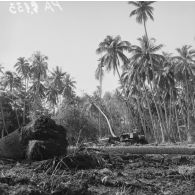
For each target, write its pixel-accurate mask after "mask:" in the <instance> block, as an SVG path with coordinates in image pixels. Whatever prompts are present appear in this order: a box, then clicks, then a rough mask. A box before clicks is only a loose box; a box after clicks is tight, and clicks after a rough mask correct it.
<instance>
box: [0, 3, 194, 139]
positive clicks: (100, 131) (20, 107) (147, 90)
mask: <svg viewBox="0 0 195 195" xmlns="http://www.w3.org/2000/svg"><path fill="white" fill-rule="evenodd" d="M153 3H154V2H152V1H150V2H144V1H140V2H129V4H130V5H131V6H134V7H135V9H134V10H133V11H131V13H130V17H134V16H135V17H136V21H137V22H138V23H139V24H143V27H144V35H143V36H142V37H140V38H138V45H132V44H131V43H130V42H129V41H124V40H122V39H121V37H120V36H116V37H113V36H110V35H109V36H106V37H105V39H104V40H103V41H102V42H100V43H99V45H98V48H97V50H96V52H97V54H98V55H100V56H101V57H100V58H99V59H98V66H97V69H96V71H95V78H96V79H97V80H99V86H98V88H97V90H95V91H94V94H93V95H91V96H89V95H88V94H85V95H83V97H78V96H77V95H76V92H75V89H76V82H75V81H74V80H72V78H71V76H70V75H69V74H68V73H67V72H63V71H62V70H61V69H60V67H58V66H57V67H56V68H55V69H54V70H52V71H49V69H48V57H47V56H45V55H43V54H41V53H40V52H35V53H33V54H32V56H31V57H30V58H28V59H27V58H25V57H19V58H18V59H17V62H16V64H15V65H14V67H15V69H16V72H14V71H8V70H5V71H4V69H3V67H2V66H1V67H0V72H1V73H0V74H1V83H0V87H1V99H0V101H1V119H2V120H1V127H2V128H1V129H2V130H1V131H2V132H1V135H2V136H4V135H6V134H7V133H8V131H9V132H10V129H9V130H8V127H7V122H6V121H7V120H8V118H9V117H10V118H14V120H13V121H12V122H13V123H14V125H13V124H12V125H11V126H12V127H13V128H14V127H15V128H17V127H20V126H21V125H25V124H26V123H27V122H28V121H30V120H32V119H33V118H36V117H37V116H38V115H40V114H43V113H44V114H49V115H51V116H52V117H53V118H55V119H56V120H57V121H58V122H59V123H61V124H62V125H64V126H66V127H67V128H68V129H69V137H70V138H71V140H72V141H71V140H70V142H71V143H76V142H77V141H78V140H79V141H81V140H87V139H88V140H95V139H97V137H104V136H108V135H110V134H111V135H112V136H116V135H119V134H121V133H123V132H129V131H140V132H142V133H144V134H145V136H146V137H147V139H148V140H149V141H155V142H166V141H171V142H177V141H181V142H183V141H186V140H188V141H194V140H193V139H194V136H193V135H194V133H193V126H194V124H195V118H194V113H195V112H194V108H195V101H194V95H195V88H194V83H195V72H194V71H195V50H194V49H193V48H192V47H191V46H190V45H184V46H181V48H176V54H175V55H173V54H170V53H168V52H164V51H163V50H162V49H163V45H162V44H157V42H156V40H155V39H154V38H150V37H149V35H148V33H147V26H146V24H147V21H148V19H152V20H154V18H153V10H154V9H153V7H152V4H153ZM105 71H107V72H110V71H112V72H113V73H114V75H115V73H117V76H118V78H119V86H118V87H116V90H115V91H114V92H112V93H111V92H106V93H105V94H102V85H103V77H104V75H105ZM6 104H9V108H10V113H12V114H10V115H9V114H6V111H5V107H6V106H5V105H6ZM13 113H15V114H13ZM13 115H14V116H13ZM9 124H11V123H9ZM15 124H16V125H15ZM12 130H14V129H12Z"/></svg>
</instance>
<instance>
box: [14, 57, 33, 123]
mask: <svg viewBox="0 0 195 195" xmlns="http://www.w3.org/2000/svg"><path fill="white" fill-rule="evenodd" d="M17 60H18V61H17V63H16V64H15V66H14V67H15V68H16V71H17V72H18V74H20V75H21V76H22V78H23V79H24V82H25V95H24V108H23V125H25V119H26V95H27V94H26V93H27V90H28V80H29V77H30V66H29V62H28V60H26V59H25V57H19V58H18V59H17Z"/></svg>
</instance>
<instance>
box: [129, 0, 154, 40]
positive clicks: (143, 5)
mask: <svg viewBox="0 0 195 195" xmlns="http://www.w3.org/2000/svg"><path fill="white" fill-rule="evenodd" d="M154 2H155V1H129V2H128V3H129V4H130V5H133V6H135V7H136V9H135V10H133V11H132V12H131V13H130V17H131V16H136V21H137V22H138V23H139V24H142V23H143V24H144V31H145V35H146V38H147V39H148V33H147V29H146V22H147V20H148V18H150V19H151V20H154V17H153V13H152V12H153V10H154V8H153V7H152V6H151V4H152V3H154Z"/></svg>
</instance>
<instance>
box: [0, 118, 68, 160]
mask: <svg viewBox="0 0 195 195" xmlns="http://www.w3.org/2000/svg"><path fill="white" fill-rule="evenodd" d="M67 146H68V143H67V139H66V129H65V128H64V127H62V126H61V125H57V124H56V123H55V121H54V120H52V119H51V118H49V117H47V116H41V117H39V118H38V119H36V120H35V121H32V122H30V123H29V124H28V125H26V126H24V127H21V128H19V129H17V130H15V131H14V132H12V133H11V134H9V135H8V136H6V137H3V138H2V139H0V157H4V158H12V159H25V158H27V159H30V160H44V159H48V158H52V157H54V156H59V155H64V154H66V152H67Z"/></svg>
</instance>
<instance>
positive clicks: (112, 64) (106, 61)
mask: <svg viewBox="0 0 195 195" xmlns="http://www.w3.org/2000/svg"><path fill="white" fill-rule="evenodd" d="M129 50H130V43H129V42H128V41H121V37H120V36H116V37H114V38H113V37H112V36H107V37H106V38H105V39H104V40H103V42H101V43H100V44H99V47H98V49H97V50H96V52H97V54H103V57H102V59H101V60H102V63H103V65H104V67H105V68H106V70H107V71H111V70H112V71H113V73H114V74H115V72H117V74H118V76H119V80H121V75H120V73H119V67H120V66H122V65H123V66H124V65H126V64H127V63H128V62H129V60H128V57H127V56H126V55H125V54H124V52H125V51H129ZM120 62H122V63H123V64H121V63H120Z"/></svg>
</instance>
